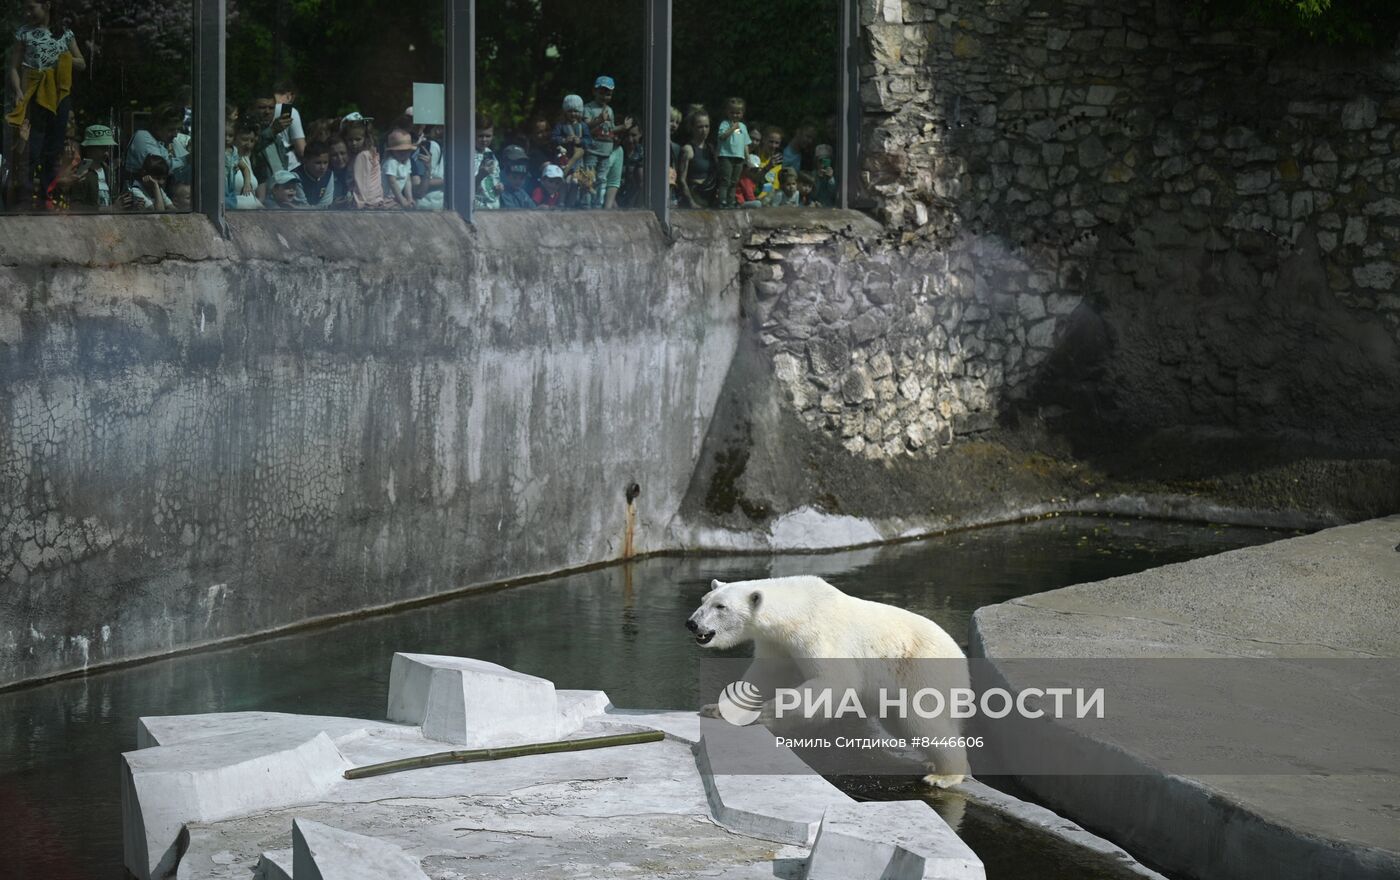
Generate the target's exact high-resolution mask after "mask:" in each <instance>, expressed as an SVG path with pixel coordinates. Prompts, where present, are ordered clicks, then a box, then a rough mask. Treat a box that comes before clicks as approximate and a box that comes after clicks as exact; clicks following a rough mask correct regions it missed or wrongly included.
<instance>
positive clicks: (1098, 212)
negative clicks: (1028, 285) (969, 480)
mask: <svg viewBox="0 0 1400 880" xmlns="http://www.w3.org/2000/svg"><path fill="white" fill-rule="evenodd" d="M1191 8H1192V6H1191V4H1188V3H1180V2H1173V0H1128V2H1121V3H1119V2H1113V3H1108V2H1102V0H1013V2H996V3H983V2H980V0H979V2H971V0H969V2H961V0H867V2H865V3H863V4H862V9H863V15H864V21H863V23H864V26H865V35H866V40H867V51H868V61H867V63H866V64H865V65H864V66H863V68H862V100H863V104H864V109H865V112H866V123H865V124H866V130H865V146H866V156H865V173H864V183H865V184H866V186H867V190H868V192H869V194H870V195H871V196H873V197H874V198H875V199H876V202H877V208H876V210H877V212H878V214H879V216H880V217H881V219H882V220H883V221H884V223H885V224H886V226H887V227H889V228H890V229H891V230H895V231H896V232H897V233H900V234H902V235H903V236H904V237H905V238H906V239H909V240H913V241H918V242H923V243H924V244H925V246H926V247H929V248H932V249H933V250H934V251H935V252H940V253H946V254H948V255H949V257H950V259H953V260H955V261H956V260H957V259H959V255H967V254H971V259H972V260H973V264H974V265H973V272H974V273H975V274H977V275H986V274H991V272H987V271H983V270H982V266H981V265H980V264H979V258H978V253H979V252H980V253H981V254H983V255H986V254H993V255H995V258H994V259H996V260H998V261H1000V260H1010V261H1012V262H1014V263H1017V264H1023V265H1024V266H1025V267H1027V271H1028V273H1029V275H1028V277H1029V279H1031V280H1032V281H1033V282H1034V283H1036V284H1037V285H1038V286H1040V287H1042V288H1044V291H1043V292H1045V293H1048V294H1050V295H1052V296H1068V297H1083V298H1084V300H1085V303H1086V308H1084V309H1083V310H1081V312H1080V313H1078V314H1077V315H1075V316H1074V320H1072V321H1068V322H1065V323H1063V324H1062V325H1061V329H1058V330H1056V333H1057V336H1056V340H1055V347H1056V348H1057V350H1061V351H1062V354H1063V356H1060V357H1056V358H1052V359H1048V362H1047V363H1046V364H1045V369H1043V370H1042V371H1041V375H1040V376H1039V377H1037V379H1036V382H1035V385H1036V386H1037V387H1036V388H1034V389H1025V390H1026V391H1027V393H1028V394H1029V396H1031V397H1032V398H1033V399H1034V400H1035V402H1036V403H1038V404H1039V405H1040V406H1041V408H1042V409H1044V410H1047V411H1050V412H1052V413H1054V412H1063V413H1064V414H1065V415H1066V416H1067V417H1068V418H1067V423H1069V426H1071V427H1073V428H1075V429H1077V430H1078V432H1079V433H1080V434H1081V435H1083V434H1099V433H1102V432H1103V431H1105V430H1106V429H1112V430H1113V431H1114V432H1115V433H1120V434H1121V433H1129V434H1131V433H1135V432H1141V431H1149V430H1158V429H1162V428H1167V427H1176V426H1183V425H1184V426H1192V427H1200V428H1206V429H1211V430H1224V431H1230V432H1238V433H1240V434H1245V435H1251V434H1253V435H1269V436H1278V435H1282V434H1288V435H1292V436H1296V437H1297V438H1299V439H1304V440H1309V441H1313V442H1317V443H1323V444H1328V445H1332V446H1340V447H1363V448H1376V447H1381V448H1392V449H1393V448H1394V439H1395V438H1396V437H1400V401H1397V400H1396V399H1395V398H1394V396H1393V395H1388V394H1387V393H1386V392H1385V391H1384V389H1386V388H1389V387H1393V386H1394V385H1395V382H1396V381H1397V380H1400V350H1397V347H1396V338H1397V332H1398V331H1400V192H1398V191H1397V186H1400V52H1397V51H1395V50H1389V51H1378V52H1360V51H1330V50H1325V49H1317V48H1310V47H1305V46H1296V45H1291V44H1287V43H1285V42H1284V41H1282V40H1281V39H1280V38H1279V37H1277V36H1276V35H1271V34H1268V33H1264V32H1260V31H1259V30H1258V29H1257V28H1254V27H1251V26H1249V25H1247V24H1243V25H1240V26H1238V27H1237V28H1235V29H1228V28H1227V27H1226V26H1224V25H1220V24H1215V23H1211V22H1207V21H1201V20H1199V19H1197V18H1195V17H1193V15H1192V14H1191V13H1190V10H1191ZM969 241H972V242H976V243H977V244H975V245H969V244H968V242H969ZM1024 292H1025V291H1022V290H1018V289H1015V288H1003V289H1000V290H996V289H994V290H993V291H992V293H993V295H1006V296H1017V297H1019V296H1021V295H1022V293H1024ZM1032 292H1036V293H1039V292H1042V291H1040V290H1037V291H1032ZM1027 302H1030V301H1029V300H1028V301H1027ZM1029 308H1031V309H1036V308H1037V306H1035V305H1031V306H1029ZM1041 326H1042V329H1041V331H1040V332H1041V333H1042V334H1043V333H1046V332H1049V331H1048V328H1049V326H1050V325H1049V324H1043V325H1041ZM1058 334H1069V335H1068V336H1067V337H1061V336H1060V335H1058ZM1013 384H1015V383H1014V380H1013ZM1009 390H1013V391H1014V390H1016V389H1009ZM1032 391H1033V392H1034V393H1031V392H1032Z"/></svg>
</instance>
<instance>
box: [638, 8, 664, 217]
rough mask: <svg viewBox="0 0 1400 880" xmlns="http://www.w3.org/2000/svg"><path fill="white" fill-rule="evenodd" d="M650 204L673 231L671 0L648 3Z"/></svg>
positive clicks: (647, 83)
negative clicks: (671, 176)
mask: <svg viewBox="0 0 1400 880" xmlns="http://www.w3.org/2000/svg"><path fill="white" fill-rule="evenodd" d="M646 55H647V57H646V109H647V120H646V126H645V128H646V139H645V141H644V143H646V144H656V145H657V147H651V148H648V149H647V150H646V166H645V172H646V180H645V182H644V183H643V188H644V190H645V192H646V205H647V207H648V208H649V209H650V210H651V211H652V213H654V214H655V215H656V219H657V221H658V222H660V224H661V229H662V231H663V232H665V233H666V235H668V236H669V235H670V234H671V181H670V169H671V150H670V147H669V144H670V142H671V130H670V126H671V0H651V2H650V3H649V4H648V5H647V53H646Z"/></svg>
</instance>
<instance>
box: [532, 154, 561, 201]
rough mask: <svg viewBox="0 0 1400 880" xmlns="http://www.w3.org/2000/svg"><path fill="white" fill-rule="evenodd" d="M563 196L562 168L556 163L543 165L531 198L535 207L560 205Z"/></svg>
mask: <svg viewBox="0 0 1400 880" xmlns="http://www.w3.org/2000/svg"><path fill="white" fill-rule="evenodd" d="M563 197H564V169H563V168H560V167H559V166H558V165H546V166H544V173H543V174H541V175H540V185H539V186H537V187H535V193H534V195H533V196H532V199H533V201H534V203H535V207H537V208H558V207H562V203H563Z"/></svg>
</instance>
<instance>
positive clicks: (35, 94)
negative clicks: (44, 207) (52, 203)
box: [5, 0, 87, 202]
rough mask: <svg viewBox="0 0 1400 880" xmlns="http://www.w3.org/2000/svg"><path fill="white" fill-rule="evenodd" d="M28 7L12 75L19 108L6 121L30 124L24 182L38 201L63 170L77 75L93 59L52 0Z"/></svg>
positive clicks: (34, 0)
mask: <svg viewBox="0 0 1400 880" xmlns="http://www.w3.org/2000/svg"><path fill="white" fill-rule="evenodd" d="M22 8H23V13H24V21H25V23H24V24H23V25H20V27H19V29H17V30H16V31H15V42H14V45H13V46H11V47H10V64H9V70H8V76H7V85H8V86H9V88H10V95H11V97H12V98H13V100H14V109H13V110H11V111H10V114H9V115H8V116H6V117H5V120H6V121H7V122H8V123H9V124H10V125H13V126H16V127H19V126H20V125H22V124H23V123H24V122H26V121H27V122H28V123H29V173H28V175H27V179H26V180H25V181H23V183H22V186H23V187H24V190H23V191H24V195H25V197H26V198H28V199H34V200H36V202H37V200H38V199H40V198H42V196H43V194H46V193H47V192H48V189H49V186H50V185H51V184H52V183H53V179H54V175H55V174H56V173H57V171H58V155H59V152H60V151H61V150H62V149H63V139H64V136H65V133H66V132H67V130H68V109H69V93H70V92H71V91H72V88H73V73H74V72H75V71H81V70H83V69H84V68H86V67H87V62H86V61H84V60H83V53H82V52H80V51H79V50H78V41H77V39H76V38H75V37H74V36H73V32H72V31H70V30H69V29H68V28H66V27H64V26H63V25H62V24H60V23H59V21H58V15H57V11H56V10H55V9H54V7H53V3H52V2H51V0H24V4H23V7H22Z"/></svg>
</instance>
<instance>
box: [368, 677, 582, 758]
mask: <svg viewBox="0 0 1400 880" xmlns="http://www.w3.org/2000/svg"><path fill="white" fill-rule="evenodd" d="M389 720H390V721H400V722H404V723H407V724H418V725H421V726H422V728H423V736H425V737H427V738H429V739H435V740H439V741H441V742H448V743H453V744H456V745H462V746H466V747H467V748H490V747H493V746H504V745H512V744H518V743H528V742H543V741H546V740H552V739H556V738H558V736H559V731H560V728H561V726H562V725H561V723H560V713H559V701H558V698H557V696H556V695H555V692H554V683H553V682H550V681H548V680H546V679H543V678H536V677H535V676H533V675H525V674H524V673H522V672H515V671H514V670H511V669H507V668H506V667H504V666H498V665H497V664H495V663H487V662H486V661H484V660H472V659H469V658H466V657H442V656H438V655H436V654H403V653H396V654H394V662H393V666H392V668H391V669H390V672H389Z"/></svg>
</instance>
